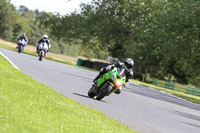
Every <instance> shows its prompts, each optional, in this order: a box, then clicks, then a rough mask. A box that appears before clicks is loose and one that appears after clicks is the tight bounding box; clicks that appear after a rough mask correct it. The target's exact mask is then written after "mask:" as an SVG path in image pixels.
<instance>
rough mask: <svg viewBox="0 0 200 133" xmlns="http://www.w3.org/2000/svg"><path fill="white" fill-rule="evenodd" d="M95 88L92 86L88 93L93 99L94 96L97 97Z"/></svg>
mask: <svg viewBox="0 0 200 133" xmlns="http://www.w3.org/2000/svg"><path fill="white" fill-rule="evenodd" d="M94 89H95V88H94V86H92V87H91V88H90V89H89V91H88V96H89V97H91V98H93V97H94V96H96V93H95V92H94Z"/></svg>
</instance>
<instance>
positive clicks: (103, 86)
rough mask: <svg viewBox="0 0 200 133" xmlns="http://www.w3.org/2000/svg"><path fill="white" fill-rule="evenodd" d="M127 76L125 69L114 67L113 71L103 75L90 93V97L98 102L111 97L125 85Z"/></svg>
mask: <svg viewBox="0 0 200 133" xmlns="http://www.w3.org/2000/svg"><path fill="white" fill-rule="evenodd" d="M125 81H126V76H125V69H124V68H117V67H114V68H113V69H112V70H111V71H109V72H107V73H105V74H104V75H102V76H101V77H100V78H99V79H98V80H97V82H96V83H95V84H94V85H93V86H92V87H91V88H90V90H89V91H88V96H89V97H91V98H93V97H95V96H96V99H97V100H101V99H103V98H104V97H105V96H109V95H110V94H112V93H113V92H115V91H117V90H118V89H119V87H121V86H122V85H124V84H125Z"/></svg>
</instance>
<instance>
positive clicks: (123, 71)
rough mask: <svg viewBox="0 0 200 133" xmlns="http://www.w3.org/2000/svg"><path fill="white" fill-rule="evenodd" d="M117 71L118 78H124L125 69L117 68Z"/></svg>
mask: <svg viewBox="0 0 200 133" xmlns="http://www.w3.org/2000/svg"><path fill="white" fill-rule="evenodd" d="M117 71H118V74H119V76H121V77H124V76H125V69H124V68H122V67H121V68H117Z"/></svg>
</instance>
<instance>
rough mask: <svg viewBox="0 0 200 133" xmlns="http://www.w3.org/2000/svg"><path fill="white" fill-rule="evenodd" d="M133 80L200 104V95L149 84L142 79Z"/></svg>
mask: <svg viewBox="0 0 200 133" xmlns="http://www.w3.org/2000/svg"><path fill="white" fill-rule="evenodd" d="M132 82H133V83H136V84H139V85H143V86H147V87H150V88H154V89H157V90H161V91H164V92H166V93H169V94H172V95H175V96H177V97H181V98H183V99H185V100H188V101H190V102H193V103H196V104H199V105H200V97H198V96H194V95H190V94H186V93H184V92H180V91H175V90H170V89H166V88H163V87H159V86H155V85H152V84H147V83H144V82H140V81H137V80H132Z"/></svg>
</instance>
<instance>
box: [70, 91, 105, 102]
mask: <svg viewBox="0 0 200 133" xmlns="http://www.w3.org/2000/svg"><path fill="white" fill-rule="evenodd" d="M73 94H74V95H77V96H81V97H85V98H89V99H93V100H96V99H95V98H91V97H89V96H87V95H82V94H78V93H73ZM96 101H99V102H105V103H107V102H106V101H104V100H96Z"/></svg>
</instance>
